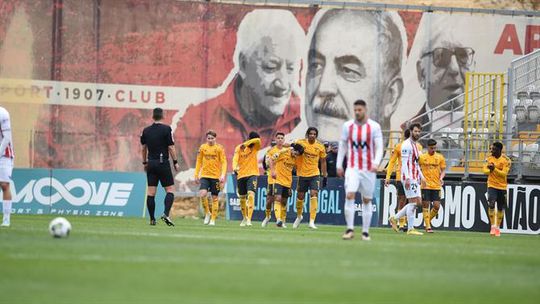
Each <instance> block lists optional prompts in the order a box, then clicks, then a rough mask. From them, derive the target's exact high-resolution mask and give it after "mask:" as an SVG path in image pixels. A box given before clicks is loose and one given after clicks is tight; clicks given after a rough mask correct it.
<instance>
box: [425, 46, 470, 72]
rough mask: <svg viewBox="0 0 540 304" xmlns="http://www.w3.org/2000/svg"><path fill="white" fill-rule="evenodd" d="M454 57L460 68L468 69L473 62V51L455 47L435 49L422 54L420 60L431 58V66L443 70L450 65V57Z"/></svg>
mask: <svg viewBox="0 0 540 304" xmlns="http://www.w3.org/2000/svg"><path fill="white" fill-rule="evenodd" d="M454 55H455V56H456V60H457V63H458V64H459V65H460V66H461V67H465V68H468V67H470V66H471V64H472V63H473V60H474V50H473V49H472V48H470V47H465V48H464V47H455V48H451V49H448V48H435V49H433V51H431V52H427V53H424V54H423V55H422V57H421V58H424V57H426V56H431V57H432V59H433V64H434V65H435V66H436V67H439V68H445V67H448V65H450V61H451V60H452V56H454Z"/></svg>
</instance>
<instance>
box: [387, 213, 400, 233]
mask: <svg viewBox="0 0 540 304" xmlns="http://www.w3.org/2000/svg"><path fill="white" fill-rule="evenodd" d="M388 221H389V222H390V225H392V229H394V231H395V232H399V230H398V227H397V220H396V218H395V217H394V216H391V217H389V218H388Z"/></svg>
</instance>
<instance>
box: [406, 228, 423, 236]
mask: <svg viewBox="0 0 540 304" xmlns="http://www.w3.org/2000/svg"><path fill="white" fill-rule="evenodd" d="M407 235H424V233H422V232H420V231H418V230H416V229H414V228H413V229H409V230H408V231H407Z"/></svg>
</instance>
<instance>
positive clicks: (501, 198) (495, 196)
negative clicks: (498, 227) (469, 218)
mask: <svg viewBox="0 0 540 304" xmlns="http://www.w3.org/2000/svg"><path fill="white" fill-rule="evenodd" d="M493 201H495V202H497V209H502V208H506V190H499V189H495V188H488V202H493Z"/></svg>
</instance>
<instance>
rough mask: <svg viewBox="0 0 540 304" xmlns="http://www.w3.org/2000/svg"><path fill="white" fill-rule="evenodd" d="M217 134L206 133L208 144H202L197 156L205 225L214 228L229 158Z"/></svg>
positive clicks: (196, 175)
mask: <svg viewBox="0 0 540 304" xmlns="http://www.w3.org/2000/svg"><path fill="white" fill-rule="evenodd" d="M216 137H217V134H216V132H215V131H213V130H208V132H206V143H204V144H202V145H201V146H200V148H199V152H198V154H197V164H196V165H195V181H197V182H200V184H201V186H200V187H199V197H200V199H201V204H202V205H203V208H204V214H205V217H204V224H205V225H210V226H214V225H215V224H216V217H217V215H218V211H219V200H218V194H219V191H220V190H221V188H222V186H223V183H224V182H225V174H226V172H227V158H226V157H225V149H224V148H223V146H222V145H220V144H218V143H216ZM208 191H210V193H211V194H212V212H210V207H209V204H208Z"/></svg>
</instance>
